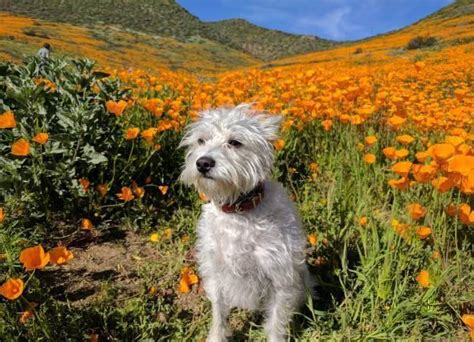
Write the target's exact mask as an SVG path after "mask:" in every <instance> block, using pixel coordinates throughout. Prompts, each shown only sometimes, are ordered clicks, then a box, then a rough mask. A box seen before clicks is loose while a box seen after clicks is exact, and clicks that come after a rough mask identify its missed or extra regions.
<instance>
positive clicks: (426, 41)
mask: <svg viewBox="0 0 474 342" xmlns="http://www.w3.org/2000/svg"><path fill="white" fill-rule="evenodd" d="M436 44H438V39H437V38H435V37H423V36H417V37H415V38H413V39H411V40H410V41H409V42H408V44H407V45H406V48H407V49H408V50H416V49H422V48H426V47H431V46H434V45H436Z"/></svg>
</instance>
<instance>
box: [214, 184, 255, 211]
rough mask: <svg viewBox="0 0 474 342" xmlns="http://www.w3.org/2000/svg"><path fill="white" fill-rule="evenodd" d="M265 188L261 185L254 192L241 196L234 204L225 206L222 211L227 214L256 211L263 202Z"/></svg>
mask: <svg viewBox="0 0 474 342" xmlns="http://www.w3.org/2000/svg"><path fill="white" fill-rule="evenodd" d="M263 192H264V186H263V182H262V183H259V184H258V185H257V186H256V187H255V188H254V189H253V190H252V191H250V192H248V193H246V194H245V195H242V196H240V197H239V198H238V199H237V201H236V202H234V203H232V204H224V205H223V206H222V207H221V209H222V211H223V212H225V213H226V214H235V213H237V214H240V213H243V212H244V211H249V210H252V209H255V208H256V207H257V206H258V205H259V204H260V203H261V202H262V201H263Z"/></svg>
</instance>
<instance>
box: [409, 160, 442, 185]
mask: <svg viewBox="0 0 474 342" xmlns="http://www.w3.org/2000/svg"><path fill="white" fill-rule="evenodd" d="M437 171H438V169H437V167H436V166H434V165H420V164H413V169H412V172H413V177H414V178H415V180H416V181H417V182H420V183H427V182H429V181H430V180H432V179H433V177H434V176H436V172H437Z"/></svg>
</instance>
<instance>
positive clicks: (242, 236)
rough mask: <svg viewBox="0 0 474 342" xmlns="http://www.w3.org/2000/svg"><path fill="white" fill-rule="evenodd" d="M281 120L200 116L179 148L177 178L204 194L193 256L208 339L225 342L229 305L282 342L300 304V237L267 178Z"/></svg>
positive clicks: (293, 215)
mask: <svg viewBox="0 0 474 342" xmlns="http://www.w3.org/2000/svg"><path fill="white" fill-rule="evenodd" d="M280 121H281V117H279V116H270V115H265V114H262V113H255V112H253V111H252V109H251V107H250V106H249V105H240V106H237V107H235V108H222V109H215V110H209V111H206V112H203V113H201V115H200V118H199V120H198V121H197V122H195V123H193V124H191V125H190V126H189V128H188V130H187V133H186V135H185V136H184V139H183V141H182V142H181V146H186V147H187V148H188V150H187V154H186V163H185V165H184V169H183V171H182V174H181V178H182V180H183V181H184V182H185V183H187V184H192V185H194V186H195V187H196V188H197V190H198V191H200V192H202V193H204V194H205V195H206V196H207V197H208V198H209V199H210V203H208V204H205V205H203V207H202V215H201V218H200V220H199V223H198V227H197V233H198V242H197V250H198V252H197V258H198V263H199V272H200V275H201V277H202V279H203V286H204V289H205V290H206V294H207V296H208V298H209V299H210V301H211V302H212V326H211V330H210V332H209V337H208V341H225V340H226V336H228V335H229V331H228V328H227V323H226V321H227V316H228V314H229V312H230V309H231V308H233V307H239V308H245V309H251V310H255V309H260V308H264V309H265V311H266V321H265V330H266V333H267V335H268V340H269V341H282V340H284V339H285V336H286V327H287V324H288V322H289V321H290V319H291V317H292V314H293V312H294V311H295V310H296V309H297V308H298V306H299V305H301V304H302V303H303V302H304V299H305V284H308V279H309V278H308V271H307V268H306V264H305V256H304V249H305V245H306V240H305V236H304V234H303V231H302V229H301V223H300V219H299V216H298V213H297V211H296V209H295V206H294V205H293V203H292V202H291V201H290V199H289V198H288V195H287V192H286V190H285V189H284V188H283V187H282V186H281V185H280V184H278V183H276V182H272V181H270V180H268V177H269V176H270V175H271V171H272V166H273V161H274V149H273V145H272V142H273V141H274V140H275V139H276V138H277V134H278V128H279V125H280Z"/></svg>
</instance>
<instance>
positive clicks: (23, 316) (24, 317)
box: [20, 302, 38, 324]
mask: <svg viewBox="0 0 474 342" xmlns="http://www.w3.org/2000/svg"><path fill="white" fill-rule="evenodd" d="M37 305H38V304H36V303H33V302H31V303H28V306H27V308H26V310H25V311H23V312H22V313H21V316H20V323H22V324H25V323H26V321H28V320H29V319H30V318H31V317H33V316H34V313H33V310H34V308H35V307H36V306H37Z"/></svg>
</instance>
